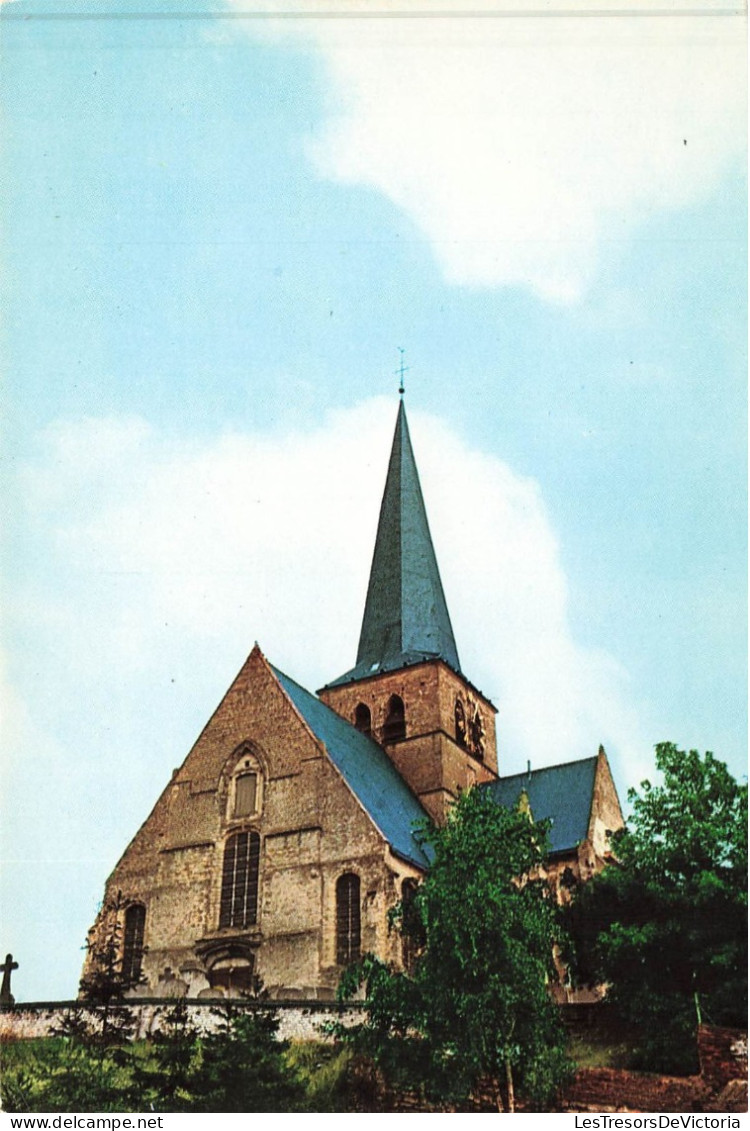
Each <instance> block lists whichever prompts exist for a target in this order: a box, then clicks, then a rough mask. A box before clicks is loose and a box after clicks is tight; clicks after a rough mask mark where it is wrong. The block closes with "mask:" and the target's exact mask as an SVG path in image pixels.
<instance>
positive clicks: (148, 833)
mask: <svg viewBox="0 0 750 1131" xmlns="http://www.w3.org/2000/svg"><path fill="white" fill-rule="evenodd" d="M472 787H476V788H480V789H487V790H489V791H490V792H491V794H492V796H493V797H494V798H495V800H496V801H497V803H498V804H501V805H508V806H515V805H519V804H521V805H523V806H524V807H528V809H529V811H530V813H531V815H532V816H533V817H534V818H537V819H541V818H551V819H552V827H551V847H552V854H551V860H550V882H551V883H552V885H553V887H555V888H556V890H557V891H558V894H559V897H560V898H564V897H565V891H566V885H567V884H568V883H569V882H570V880H571V879H576V880H578V879H585V878H587V876H589V875H591V874H592V873H593V872H594V871H596V870H597V869H598V868H600V867H601V866H602V863H603V862H604V860H605V859H606V858H607V856H608V853H609V848H608V835H609V833H610V832H611V831H613V830H615V829H617V828H619V827H620V826H621V825H622V813H621V810H620V805H619V801H618V798H617V793H616V790H615V786H614V783H613V780H612V776H611V774H610V771H609V766H608V764H607V759H606V755H605V753H604V751H603V749H601V748H600V750H599V753H598V754H597V755H595V756H594V757H591V758H585V759H582V760H579V761H575V762H568V763H565V764H562V765H559V766H552V767H545V768H543V769H540V770H534V771H532V770H531V769H530V768H529V769H528V771H527V772H526V773H523V774H515V775H511V776H505V777H504V776H502V775H500V774H499V772H498V758H497V746H496V738H495V708H494V707H493V705H492V704H491V703H490V702H489V700H488V699H487V698H486V697H485V696H484V695H482V693H481V692H480V691H479V690H478V689H477V688H476V687H474V686H473V685H472V684H471V683H470V681H469V680H468V679H467V678H466V676H465V675H464V674H463V673H462V671H461V667H460V664H459V659H458V652H457V649H456V644H455V640H454V637H453V630H452V628H451V623H450V617H449V615H448V609H447V605H446V601H445V596H444V593H443V588H442V584H441V581H440V575H439V571H438V566H437V561H436V558H435V553H434V549H433V545H432V539H431V537H430V532H429V526H428V523H427V516H426V511H425V506H424V501H423V498H422V492H421V488H420V484H419V477H418V474H417V467H416V463H415V460H414V454H413V451H412V446H411V441H410V438H409V430H408V425H407V420H406V413H405V410H404V405H403V402H402V403H401V404H400V406H399V413H398V419H397V422H396V431H395V435H394V441H393V448H392V451H391V458H390V463H389V467H388V474H387V479H386V486H385V492H384V495H383V502H382V506H381V512H380V521H379V525H378V532H377V537H376V544H375V552H374V556H373V563H372V570H371V575H370V583H369V588H368V594H367V600H366V604H365V612H364V618H363V623H362V631H361V636H360V643H359V649H358V654H357V661H356V664H355V666H354V667H353V668H352V669H351V670H350V671H348V672H346V673H345V674H344V675H343V676H340V677H339V678H338V679H335V680H333V681H332V682H330V683H329V684H327V685H326V686H325V687H324V688H322V689H321V690H320V691H319V692H318V694H317V695H313V694H312V693H311V692H309V691H306V690H305V689H304V688H302V687H301V686H300V685H299V684H297V683H295V682H294V680H292V679H291V678H290V677H289V676H287V675H285V674H284V673H283V672H280V671H278V670H277V669H276V668H275V667H274V666H273V664H272V663H271V662H270V661H269V660H268V659H267V658H266V657H265V656H264V654H263V653H262V651H261V650H260V648H259V647H258V645H256V646H255V647H254V648H253V650H252V652H251V653H250V656H249V657H248V659H247V660H246V662H245V664H244V665H243V667H242V669H241V670H240V672H239V674H238V675H237V677H236V678H235V680H234V682H233V683H232V684H231V686H230V688H229V690H228V691H227V693H226V695H225V696H224V698H223V699H222V701H221V703H220V704H219V706H218V708H217V709H216V711H215V713H214V715H213V716H212V718H211V719H210V720H209V721H208V723H207V724H206V726H205V728H204V730H203V732H202V733H201V735H200V736H199V738H198V740H197V742H196V743H195V745H194V746H193V748H192V750H191V751H190V753H189V754H188V756H187V758H186V759H185V761H184V763H183V764H182V766H181V767H180V768H179V769H178V770H175V772H174V774H173V776H172V779H171V781H170V782H169V784H168V785H167V786H166V788H165V789H164V791H163V793H162V794H161V796H160V797H159V799H158V801H157V802H156V805H155V806H154V808H153V810H152V812H151V814H150V815H149V817H148V818H147V819H146V821H145V822H144V824H143V825H142V826H141V828H140V829H139V830H138V832H137V833H136V835H135V837H134V838H133V840H132V841H131V843H130V844H129V845H128V847H127V849H126V850H125V853H124V854H123V856H122V858H121V859H120V861H119V863H118V864H117V866H116V867H115V869H114V871H113V872H112V874H111V876H110V877H109V880H108V881H107V886H106V891H105V898H104V901H103V904H102V910H101V912H100V914H99V916H98V918H97V921H96V922H95V924H94V926H93V927H92V928H91V931H90V934H89V939H90V942H91V943H93V944H96V942H97V941H99V942H101V941H102V940H103V939H104V938H105V937H107V935H108V933H109V932H110V930H111V925H112V917H113V916H117V917H119V921H120V928H121V930H120V938H121V948H122V963H123V970H124V971H125V972H126V974H127V975H128V976H133V978H134V979H135V977H136V975H138V976H140V979H141V981H140V985H139V986H138V987H137V988H136V989H134V990H133V991H132V994H133V996H148V997H172V996H175V995H185V996H187V997H191V998H200V997H204V998H209V997H217V996H226V995H229V996H232V995H234V994H237V993H242V992H246V991H248V990H250V989H251V988H252V986H253V985H254V984H256V982H257V979H260V980H262V983H263V986H264V989H265V990H266V991H267V992H268V994H269V995H270V996H271V997H272V998H277V999H281V998H287V999H288V998H306V999H310V1000H315V999H317V1000H326V999H330V998H332V997H334V996H335V992H336V987H337V984H338V980H339V977H340V974H341V972H342V970H343V969H344V968H345V967H346V966H347V965H348V964H349V963H350V962H351V961H353V960H354V959H356V958H357V957H358V956H359V955H360V954H363V953H365V952H366V951H372V952H374V953H376V954H377V955H379V956H380V957H381V958H383V959H386V960H389V961H391V962H393V963H395V964H397V965H399V964H401V963H402V961H403V959H404V957H405V956H404V955H402V953H401V943H400V939H399V938H398V936H397V934H395V933H394V932H391V931H389V929H388V911H389V909H390V908H391V907H393V906H394V904H395V903H397V902H398V901H399V900H400V899H402V898H404V897H407V898H408V894H409V891H410V890H411V889H412V887H413V885H415V884H417V883H418V882H419V880H420V877H421V876H422V875H423V873H424V871H425V869H426V868H427V867H428V865H429V860H428V859H427V857H426V855H425V852H424V850H423V847H422V846H421V844H420V842H419V838H418V836H417V835H415V827H416V826H417V825H418V824H419V823H420V822H423V821H424V820H425V818H427V817H430V818H432V820H434V821H436V822H438V823H440V822H442V821H443V820H444V819H445V815H446V812H447V810H448V808H449V806H450V804H451V802H452V800H453V799H454V798H455V797H456V796H457V794H458V792H459V791H460V790H466V789H469V788H472ZM566 870H567V871H566ZM86 972H87V967H86V966H85V967H84V975H85V974H86Z"/></svg>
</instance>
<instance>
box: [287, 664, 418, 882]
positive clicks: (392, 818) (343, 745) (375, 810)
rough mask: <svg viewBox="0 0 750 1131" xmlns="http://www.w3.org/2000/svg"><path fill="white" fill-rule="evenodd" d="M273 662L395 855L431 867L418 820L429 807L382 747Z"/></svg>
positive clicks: (289, 694) (332, 759)
mask: <svg viewBox="0 0 750 1131" xmlns="http://www.w3.org/2000/svg"><path fill="white" fill-rule="evenodd" d="M270 667H271V670H272V671H273V674H274V675H275V676H276V678H277V679H278V681H279V683H280V684H281V686H282V688H283V690H284V691H285V692H286V694H287V695H288V696H289V698H290V699H291V701H292V703H293V704H294V706H295V707H296V708H297V711H298V712H299V713H300V715H301V716H302V718H303V719H304V720H305V722H306V723H307V725H308V726H309V728H310V730H311V731H312V732H313V734H314V735H315V737H316V738H318V739H319V740H320V741H321V742H322V743H323V744H324V745H325V748H326V750H327V751H328V755H329V757H330V759H331V761H332V762H333V764H334V766H336V768H337V769H338V770H339V772H340V773H341V775H342V777H343V778H344V781H345V782H346V783H347V785H348V786H349V788H350V789H351V790H352V792H353V793H354V795H355V796H356V797H357V798H358V800H359V802H360V804H361V805H362V807H363V808H364V810H365V812H366V813H367V814H368V816H369V817H370V819H371V820H372V821H373V823H374V824H375V825H376V827H377V828H378V829H379V830H380V832H381V833H382V834H383V836H384V837H385V839H386V840H387V841H388V843H389V844H390V846H391V848H392V849H393V851H394V852H395V853H396V855H397V856H400V857H402V858H403V859H404V860H408V861H409V862H410V863H412V864H415V865H416V866H417V867H418V868H426V867H427V866H428V864H429V863H430V857H429V855H428V851H429V850H427V851H426V850H425V847H423V846H422V845H421V844H420V842H419V839H418V837H417V836H416V835H415V825H416V824H417V823H418V822H423V821H425V820H426V819H427V812H426V811H425V810H424V809H423V808H422V805H421V804H420V802H419V801H418V800H417V798H416V797H415V795H414V794H413V793H412V792H411V790H410V789H409V787H408V785H407V784H406V782H405V781H404V779H403V778H402V777H401V775H400V774H399V772H398V770H397V769H396V767H395V766H394V765H393V763H392V762H391V760H390V758H389V757H388V755H387V754H386V752H385V751H384V750H383V748H382V747H381V746H378V744H377V742H375V741H374V740H373V739H372V738H369V737H368V736H367V735H366V734H362V733H361V732H360V731H358V730H357V729H356V727H354V726H352V724H351V723H349V722H347V721H346V719H343V718H342V717H341V716H340V715H337V714H336V712H335V711H332V710H331V708H330V707H327V706H326V705H325V703H322V702H321V701H320V699H318V698H317V697H316V696H315V695H311V694H310V692H309V691H306V690H305V689H304V687H301V686H300V685H299V684H298V683H295V681H294V680H293V679H290V677H289V676H288V675H284V673H283V672H280V671H279V670H278V668H275V667H273V665H270Z"/></svg>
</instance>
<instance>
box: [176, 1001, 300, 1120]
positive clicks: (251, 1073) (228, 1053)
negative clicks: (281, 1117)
mask: <svg viewBox="0 0 750 1131" xmlns="http://www.w3.org/2000/svg"><path fill="white" fill-rule="evenodd" d="M278 1030H279V1021H278V1018H277V1017H276V1015H275V1013H274V1012H273V1011H272V1010H269V1009H255V1010H252V1011H245V1010H243V1009H242V1007H233V1006H226V1007H225V1008H224V1009H222V1010H221V1022H220V1024H219V1026H218V1028H217V1029H216V1030H215V1032H213V1033H209V1034H207V1035H206V1036H205V1037H202V1038H201V1040H200V1042H199V1044H200V1051H199V1056H198V1059H197V1061H196V1063H195V1064H194V1066H193V1068H192V1070H191V1071H190V1073H189V1075H188V1079H187V1081H186V1088H187V1090H188V1091H189V1094H190V1097H191V1100H190V1106H189V1107H187V1108H184V1109H183V1110H188V1111H205V1112H230V1111H234V1112H248V1111H251V1112H280V1111H301V1110H304V1107H303V1105H304V1089H303V1087H302V1084H301V1083H300V1081H299V1078H298V1076H297V1073H296V1071H295V1070H294V1069H293V1068H292V1067H291V1066H290V1065H289V1063H288V1062H287V1060H286V1058H285V1053H286V1051H287V1048H288V1042H287V1041H280V1040H279V1039H278Z"/></svg>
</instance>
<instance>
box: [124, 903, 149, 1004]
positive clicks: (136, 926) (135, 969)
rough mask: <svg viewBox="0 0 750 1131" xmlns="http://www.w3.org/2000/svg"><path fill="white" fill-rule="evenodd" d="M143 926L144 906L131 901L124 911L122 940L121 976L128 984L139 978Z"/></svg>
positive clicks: (130, 984) (133, 984)
mask: <svg viewBox="0 0 750 1131" xmlns="http://www.w3.org/2000/svg"><path fill="white" fill-rule="evenodd" d="M145 926H146V908H145V907H144V906H143V904H142V903H131V904H130V906H129V907H128V908H127V909H126V911H125V930H124V932H123V942H122V977H123V981H124V982H125V983H126V984H127V985H129V986H135V985H136V984H137V983H138V982H140V980H141V967H142V965H143V932H144V929H145Z"/></svg>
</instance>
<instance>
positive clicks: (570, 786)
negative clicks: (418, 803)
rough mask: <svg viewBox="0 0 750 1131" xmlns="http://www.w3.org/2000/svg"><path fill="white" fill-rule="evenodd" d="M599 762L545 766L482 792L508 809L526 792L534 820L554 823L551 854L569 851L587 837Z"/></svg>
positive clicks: (587, 760) (485, 786)
mask: <svg viewBox="0 0 750 1131" xmlns="http://www.w3.org/2000/svg"><path fill="white" fill-rule="evenodd" d="M597 761H598V759H597V757H596V756H594V757H593V758H582V759H581V760H580V761H578V762H566V763H564V764H563V765H561V766H544V767H543V768H542V769H540V770H531V771H527V772H526V773H521V774H511V775H510V776H508V777H502V778H498V779H497V781H490V782H485V783H484V784H483V785H480V786H479V789H487V790H489V792H490V796H491V797H492V798H493V800H495V801H496V802H497V803H498V805H504V806H505V807H506V808H508V809H513V808H515V807H516V806H517V805H518V802H519V800H520V798H521V794H522V793H525V794H526V796H527V797H528V799H529V808H530V809H531V815H532V817H533V818H534V820H536V821H541V820H546V819H551V821H552V826H551V828H550V831H549V841H550V852H551V853H558V852H569V851H570V850H571V849H573V848H576V846H577V845H578V844H580V842H581V841H582V840H585V839H586V837H587V835H588V828H589V820H590V818H591V806H592V803H593V797H594V782H595V779H596V767H597Z"/></svg>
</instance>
